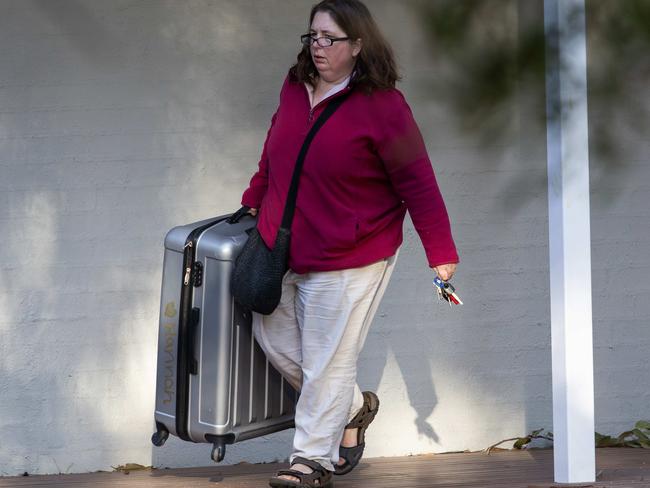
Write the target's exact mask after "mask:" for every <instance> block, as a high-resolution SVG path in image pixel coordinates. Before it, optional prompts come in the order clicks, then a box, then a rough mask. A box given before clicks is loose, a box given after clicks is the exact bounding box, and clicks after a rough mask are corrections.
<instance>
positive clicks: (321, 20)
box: [309, 12, 361, 81]
mask: <svg viewBox="0 0 650 488" xmlns="http://www.w3.org/2000/svg"><path fill="white" fill-rule="evenodd" d="M309 33H310V34H311V35H312V37H315V38H320V37H347V34H346V33H345V32H343V31H342V30H341V28H340V27H339V26H338V25H337V24H336V22H334V19H332V17H331V16H330V14H329V13H328V12H316V15H314V20H313V21H312V23H311V29H310V31H309ZM360 51H361V41H360V40H357V41H356V42H351V41H336V42H335V43H334V44H332V45H331V46H328V47H320V46H319V45H318V44H317V43H313V44H312V46H311V48H310V52H311V57H312V59H313V61H314V64H315V65H316V69H317V70H318V74H319V75H320V77H321V78H323V79H324V80H325V81H336V80H338V79H339V78H342V77H344V76H347V75H348V74H350V72H352V69H353V68H354V63H355V62H356V56H357V55H358V54H359V52H360Z"/></svg>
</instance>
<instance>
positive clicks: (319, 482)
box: [269, 456, 334, 488]
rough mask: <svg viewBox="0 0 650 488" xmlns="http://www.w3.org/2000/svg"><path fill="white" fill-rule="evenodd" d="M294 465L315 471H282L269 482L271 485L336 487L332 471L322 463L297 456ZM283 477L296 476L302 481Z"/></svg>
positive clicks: (318, 487) (316, 487) (309, 487)
mask: <svg viewBox="0 0 650 488" xmlns="http://www.w3.org/2000/svg"><path fill="white" fill-rule="evenodd" d="M294 464H304V465H305V466H309V467H310V468H311V469H313V470H314V471H312V472H311V473H303V472H302V471H298V470H297V469H281V470H280V471H278V472H277V473H276V475H275V476H273V477H272V478H271V479H270V480H269V485H270V486H272V487H274V488H332V487H333V486H334V482H333V481H332V471H328V470H327V469H325V468H324V467H323V465H321V464H320V463H317V462H316V461H313V460H312V459H306V458H303V457H300V456H296V457H295V458H293V461H292V462H291V466H293V465H294ZM283 475H287V476H295V477H296V478H299V479H300V482H297V481H293V480H288V479H286V478H280V476H283Z"/></svg>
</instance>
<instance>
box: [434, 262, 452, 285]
mask: <svg viewBox="0 0 650 488" xmlns="http://www.w3.org/2000/svg"><path fill="white" fill-rule="evenodd" d="M433 270H434V271H435V272H436V273H437V275H438V276H439V277H440V279H441V280H443V281H449V280H450V279H451V277H452V276H454V273H455V272H456V263H448V264H439V265H438V266H434V267H433Z"/></svg>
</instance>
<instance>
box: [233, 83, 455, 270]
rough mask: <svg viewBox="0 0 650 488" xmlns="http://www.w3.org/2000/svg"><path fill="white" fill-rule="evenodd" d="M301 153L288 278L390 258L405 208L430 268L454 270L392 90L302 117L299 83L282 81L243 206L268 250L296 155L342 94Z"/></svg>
mask: <svg viewBox="0 0 650 488" xmlns="http://www.w3.org/2000/svg"><path fill="white" fill-rule="evenodd" d="M350 91H352V93H350V95H349V96H348V98H347V100H345V101H344V102H343V104H342V105H341V106H340V107H339V108H338V110H337V111H336V112H335V113H334V114H333V115H332V117H331V118H330V119H329V120H327V122H326V123H325V125H323V127H321V129H320V130H319V132H318V133H317V134H316V137H315V138H314V140H313V141H312V143H311V146H310V147H309V151H308V152H307V156H306V158H305V162H304V166H303V169H302V173H301V176H300V183H299V185H298V196H297V200H296V212H295V216H294V219H293V224H292V227H291V247H290V256H289V267H290V268H291V269H292V270H293V271H294V272H296V273H307V272H310V271H331V270H337V269H345V268H355V267H359V266H364V265H367V264H370V263H373V262H375V261H378V260H380V259H383V258H385V257H388V256H391V255H393V254H394V253H395V251H396V250H397V248H398V247H399V246H400V244H401V243H402V238H403V237H402V226H403V222H404V216H405V214H406V211H407V209H408V211H409V214H410V215H411V219H412V221H413V225H414V226H415V229H416V230H417V232H418V235H419V236H420V240H421V241H422V244H423V245H424V250H425V252H426V255H427V259H428V261H429V266H431V267H433V266H437V265H439V264H446V263H457V262H458V261H459V260H458V254H457V252H456V247H455V245H454V241H453V238H452V234H451V228H450V224H449V217H448V216H447V210H446V208H445V204H444V202H443V199H442V196H441V194H440V190H439V188H438V184H437V182H436V178H435V175H434V172H433V168H432V167H431V162H430V161H429V157H428V156H427V152H426V148H425V145H424V141H423V139H422V135H421V134H420V130H419V129H418V126H417V124H416V122H415V120H414V119H413V114H412V113H411V109H410V107H409V106H408V104H407V103H406V100H405V99H404V96H403V95H402V93H401V92H400V91H399V90H398V89H395V88H393V89H389V90H374V91H373V93H372V94H371V95H366V94H365V93H363V92H361V91H359V90H353V89H352V87H351V86H348V87H346V88H344V89H343V90H341V91H339V92H338V93H335V94H334V95H332V96H330V97H328V98H326V99H325V100H323V101H321V102H320V103H319V104H318V105H316V106H315V107H314V108H313V109H310V103H309V95H308V93H307V89H306V87H305V86H304V85H303V84H302V83H298V82H295V81H292V80H290V78H289V76H287V78H286V79H285V81H284V84H283V86H282V90H281V92H280V104H279V107H278V109H277V111H276V112H275V114H274V115H273V117H272V119H271V127H270V129H269V131H268V133H267V137H266V142H265V143H264V149H263V151H262V157H261V159H260V162H259V170H258V171H257V172H256V173H255V174H254V175H253V177H252V178H251V181H250V186H249V188H248V189H247V190H246V191H245V192H244V194H243V196H242V205H247V206H249V207H253V208H258V209H259V213H258V222H257V228H258V230H259V232H260V234H261V236H262V238H263V239H264V241H265V242H266V244H267V245H268V246H269V247H273V244H274V242H275V235H276V233H277V230H278V228H279V227H280V222H281V220H282V213H283V211H284V206H285V202H286V198H287V193H288V191H289V185H290V182H291V175H292V174H293V169H294V166H295V164H296V159H297V157H298V152H299V151H300V147H301V146H302V143H303V141H304V139H305V137H306V136H307V132H308V131H309V129H310V128H311V126H312V125H313V123H314V122H315V120H316V119H317V118H318V116H319V115H320V114H321V112H322V111H323V109H324V108H325V106H326V104H327V103H329V101H330V100H332V99H333V98H335V97H338V96H341V95H342V94H344V93H347V92H350Z"/></svg>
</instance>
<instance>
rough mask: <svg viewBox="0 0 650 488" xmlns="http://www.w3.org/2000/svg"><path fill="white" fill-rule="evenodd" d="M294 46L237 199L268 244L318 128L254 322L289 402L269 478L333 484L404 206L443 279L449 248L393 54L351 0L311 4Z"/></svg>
mask: <svg viewBox="0 0 650 488" xmlns="http://www.w3.org/2000/svg"><path fill="white" fill-rule="evenodd" d="M301 41H302V43H303V48H302V50H301V52H300V53H299V55H298V61H297V63H296V64H295V65H294V66H293V67H292V68H291V69H290V70H289V74H288V75H287V77H286V79H285V81H284V84H283V86H282V90H281V93H280V104H279V107H278V109H277V111H276V112H275V114H274V115H273V117H272V119H271V127H270V129H269V131H268V134H267V138H266V142H265V143H264V148H263V151H262V157H261V159H260V162H259V170H258V171H257V173H255V175H253V177H252V179H251V182H250V186H249V188H248V189H247V190H246V191H245V192H244V194H243V197H242V205H243V206H244V207H250V211H249V212H250V213H251V214H253V215H258V221H257V228H258V230H259V232H260V234H261V236H262V238H263V239H264V241H265V243H266V244H267V245H268V246H269V247H272V246H273V243H274V240H275V235H276V232H277V229H278V228H279V226H280V221H281V219H282V213H283V210H284V206H285V202H286V197H287V192H288V189H289V184H290V180H291V176H292V173H293V168H294V166H295V162H296V158H297V156H298V152H299V150H300V147H301V145H302V143H303V141H304V139H305V136H306V135H307V133H308V131H309V129H310V128H311V126H312V124H313V123H314V122H315V120H316V119H317V118H318V116H319V115H320V114H321V113H322V111H323V109H324V108H325V107H326V106H327V104H328V103H329V102H330V101H331V100H332V99H334V98H336V97H340V96H344V95H347V99H346V100H345V101H344V102H343V103H342V105H341V106H340V107H339V108H338V110H337V111H336V112H335V113H334V114H333V115H332V116H331V118H330V119H329V120H328V121H327V122H326V123H325V124H324V125H323V126H322V127H321V129H320V130H319V132H318V133H317V134H316V137H315V138H314V140H313V141H312V144H311V146H310V148H309V151H308V153H307V156H306V159H305V163H304V167H303V170H302V173H301V175H300V183H299V188H298V196H297V201H296V212H295V217H294V220H293V223H292V228H291V245H290V257H289V271H288V272H287V273H286V274H285V276H284V279H283V289H282V299H281V302H280V305H279V306H278V308H277V309H276V310H275V311H274V312H273V313H272V314H271V315H266V316H263V315H259V314H254V320H253V329H254V334H255V337H256V339H257V341H258V342H259V344H260V346H261V347H262V349H263V350H264V352H265V353H266V355H267V357H268V359H269V361H270V362H271V364H273V365H274V366H275V367H276V368H277V369H278V370H279V371H280V372H281V373H282V375H283V376H284V377H285V378H286V379H287V381H289V382H290V383H291V384H292V385H293V387H294V388H296V389H297V390H299V391H300V392H301V393H300V397H299V400H298V403H297V405H296V413H295V425H296V431H295V436H294V445H293V448H294V452H293V453H292V454H291V456H290V464H291V469H290V470H281V471H280V472H278V474H277V476H275V477H273V478H271V480H270V485H271V486H275V487H312V486H321V487H323V486H331V484H332V481H331V480H332V474H345V473H347V472H349V471H350V470H351V469H352V468H354V466H355V465H356V464H357V463H358V461H359V458H360V457H361V454H362V452H363V448H364V445H365V443H364V434H365V430H366V428H367V427H368V424H369V423H370V422H371V421H372V420H373V418H374V416H375V414H376V413H377V409H378V406H379V400H378V399H377V396H376V395H375V394H374V393H372V392H363V393H362V392H361V391H360V389H359V387H358V386H357V384H356V372H357V370H356V363H357V358H358V355H359V352H360V351H361V349H362V347H363V343H364V341H365V338H366V335H367V333H368V328H369V326H370V323H371V321H372V318H373V315H374V313H375V311H376V309H377V307H378V304H379V301H380V300H381V297H382V295H383V293H384V290H385V289H386V286H387V284H388V280H389V278H390V275H391V273H392V271H393V267H394V265H395V259H396V257H397V253H398V249H399V246H400V245H401V243H402V225H403V221H404V216H405V213H406V211H407V210H408V211H409V213H410V215H411V218H412V220H413V224H414V226H415V229H416V230H417V232H418V234H419V236H420V239H421V241H422V243H423V246H424V249H425V252H426V255H427V260H428V263H429V266H430V267H432V268H433V269H434V270H435V272H436V273H437V274H438V275H439V276H440V277H441V278H442V279H443V280H448V279H449V278H451V276H452V275H453V274H454V271H455V269H456V264H455V263H457V262H458V255H457V252H456V249H455V245H454V241H453V238H452V234H451V229H450V224H449V218H448V216H447V212H446V209H445V205H444V202H443V200H442V196H441V194H440V191H439V189H438V185H437V182H436V179H435V176H434V172H433V169H432V167H431V163H430V161H429V158H428V156H427V152H426V148H425V145H424V141H423V140H422V136H421V134H420V131H419V129H418V127H417V124H416V123H415V120H414V119H413V115H412V113H411V110H410V108H409V106H408V104H407V103H406V101H405V99H404V97H403V95H402V94H401V92H400V91H399V90H397V89H396V88H395V81H396V80H397V79H398V76H397V72H396V68H395V61H394V57H393V53H392V49H391V48H390V46H389V45H388V43H387V42H386V41H385V40H384V38H383V36H382V35H381V33H380V32H379V29H378V27H377V25H376V24H375V22H374V20H373V18H372V16H371V15H370V12H369V11H368V9H367V8H366V6H365V5H364V4H363V3H361V2H360V1H359V0H324V1H322V2H320V3H319V4H317V5H315V6H314V7H313V9H312V11H311V15H310V18H309V32H308V33H307V34H305V35H304V36H302V37H301Z"/></svg>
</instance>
